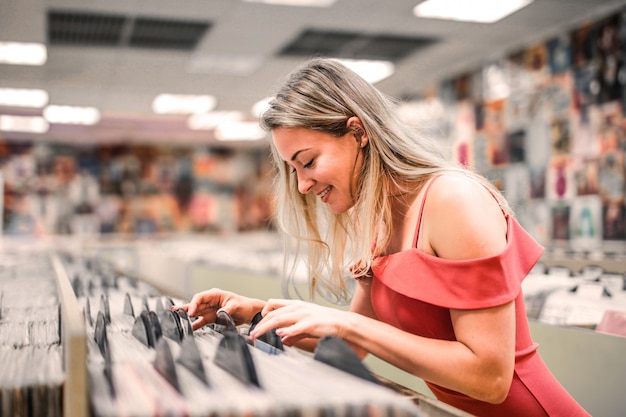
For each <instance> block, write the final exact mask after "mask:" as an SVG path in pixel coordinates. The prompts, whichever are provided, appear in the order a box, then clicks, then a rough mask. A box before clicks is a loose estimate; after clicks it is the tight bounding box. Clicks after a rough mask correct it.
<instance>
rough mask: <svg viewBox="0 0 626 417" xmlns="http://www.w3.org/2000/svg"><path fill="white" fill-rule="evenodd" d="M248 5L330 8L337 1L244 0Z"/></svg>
mask: <svg viewBox="0 0 626 417" xmlns="http://www.w3.org/2000/svg"><path fill="white" fill-rule="evenodd" d="M244 1H246V2H247V3H263V4H271V5H277V6H296V7H330V6H332V5H333V4H335V2H336V1H337V0H244Z"/></svg>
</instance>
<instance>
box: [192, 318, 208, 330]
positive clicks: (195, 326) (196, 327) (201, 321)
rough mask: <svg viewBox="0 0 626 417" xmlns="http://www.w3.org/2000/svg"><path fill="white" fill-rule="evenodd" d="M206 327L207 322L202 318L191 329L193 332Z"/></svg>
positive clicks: (194, 322)
mask: <svg viewBox="0 0 626 417" xmlns="http://www.w3.org/2000/svg"><path fill="white" fill-rule="evenodd" d="M205 325H206V320H205V319H204V317H200V318H199V319H198V320H195V321H193V322H192V323H191V328H192V329H193V330H198V329H199V328H201V327H204V326H205Z"/></svg>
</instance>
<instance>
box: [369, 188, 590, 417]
mask: <svg viewBox="0 0 626 417" xmlns="http://www.w3.org/2000/svg"><path fill="white" fill-rule="evenodd" d="M430 184H432V181H431V182H430V183H429V184H428V186H430ZM427 193H428V189H427V190H426V192H425V195H424V201H425V200H426V196H427ZM423 208H424V205H423V203H422V207H421V210H420V214H419V218H418V222H417V226H416V229H415V230H416V231H415V237H414V241H413V247H412V249H409V250H405V251H402V252H398V253H394V254H391V255H387V256H381V257H379V258H378V259H377V260H376V262H375V265H374V266H373V268H372V273H373V280H372V287H371V297H372V305H373V308H374V311H375V312H376V315H377V316H378V319H379V320H381V321H383V322H385V323H388V324H390V325H392V326H395V327H397V328H400V329H402V330H404V331H407V332H410V333H413V334H416V335H419V336H424V337H429V338H435V339H442V340H456V338H455V334H454V328H453V327H452V322H451V319H450V309H462V310H463V309H479V308H487V307H495V306H498V305H502V304H505V303H507V302H509V301H512V300H515V313H516V314H515V316H516V323H515V329H516V337H515V371H514V375H513V382H512V384H511V389H510V391H509V394H508V396H507V398H506V400H505V401H504V402H503V403H502V404H490V403H486V402H483V401H479V400H476V399H473V398H471V397H469V396H467V395H464V394H461V393H459V392H456V391H452V390H449V389H446V388H444V387H441V386H438V385H436V384H433V383H431V382H428V381H425V382H426V384H427V385H428V387H429V388H430V389H431V391H432V392H433V394H434V395H435V396H436V397H437V399H439V400H441V401H443V402H445V403H447V404H450V405H452V406H455V407H457V408H459V409H461V410H464V411H467V412H469V413H471V414H474V415H477V416H485V417H486V416H497V417H503V416H506V417H517V416H519V417H534V416H552V417H555V416H563V417H577V416H589V414H588V413H587V412H586V411H585V410H584V409H583V408H582V407H581V406H580V405H579V404H578V403H577V402H576V401H575V400H574V399H573V398H572V397H571V395H570V394H569V393H568V392H567V391H566V390H565V389H564V388H563V387H562V386H561V384H560V383H559V382H558V381H557V380H556V378H555V377H554V376H553V375H552V373H551V372H550V370H549V369H548V367H547V366H546V365H545V363H544V362H543V360H542V359H541V358H540V356H539V354H538V353H537V344H536V343H534V342H533V340H532V338H531V335H530V330H529V327H528V320H527V317H526V311H525V306H524V298H523V295H522V292H521V282H522V280H523V279H524V278H525V277H526V275H528V273H529V272H530V270H531V268H532V267H533V266H534V265H535V263H536V262H537V261H538V259H539V257H540V256H541V254H542V252H543V248H542V247H541V246H540V245H539V244H538V243H537V242H536V241H535V240H534V239H533V238H532V237H531V236H530V235H529V234H528V233H527V232H526V231H525V230H524V229H523V228H522V227H521V225H520V224H519V223H518V222H517V220H515V218H514V217H513V216H508V217H507V225H508V229H507V244H506V247H505V249H504V250H503V251H502V253H500V254H499V255H496V256H490V257H486V258H480V259H470V260H447V259H442V258H438V257H436V256H432V255H429V254H426V253H424V252H422V251H420V250H418V249H417V247H418V246H417V242H418V235H419V230H420V223H421V220H422V212H423Z"/></svg>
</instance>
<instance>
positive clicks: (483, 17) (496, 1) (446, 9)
mask: <svg viewBox="0 0 626 417" xmlns="http://www.w3.org/2000/svg"><path fill="white" fill-rule="evenodd" d="M533 1H534V0H473V1H468V0H425V1H423V2H421V3H420V4H418V5H417V6H415V8H414V9H413V14H414V15H415V16H417V17H424V18H432V19H447V20H460V21H466V22H478V23H494V22H497V21H498V20H501V19H503V18H505V17H506V16H508V15H510V14H512V13H515V12H516V11H518V10H520V9H522V8H523V7H526V6H528V5H529V4H530V3H532V2H533Z"/></svg>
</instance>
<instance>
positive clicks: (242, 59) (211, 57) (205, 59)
mask: <svg viewBox="0 0 626 417" xmlns="http://www.w3.org/2000/svg"><path fill="white" fill-rule="evenodd" d="M262 62H263V57H262V56H260V55H243V54H240V55H219V54H206V55H205V54H197V55H195V56H193V57H191V59H189V61H188V62H187V65H186V70H187V72H188V73H190V74H225V75H238V76H247V75H251V74H252V73H253V72H254V71H256V70H257V69H258V68H259V67H260V66H261V63H262Z"/></svg>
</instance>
